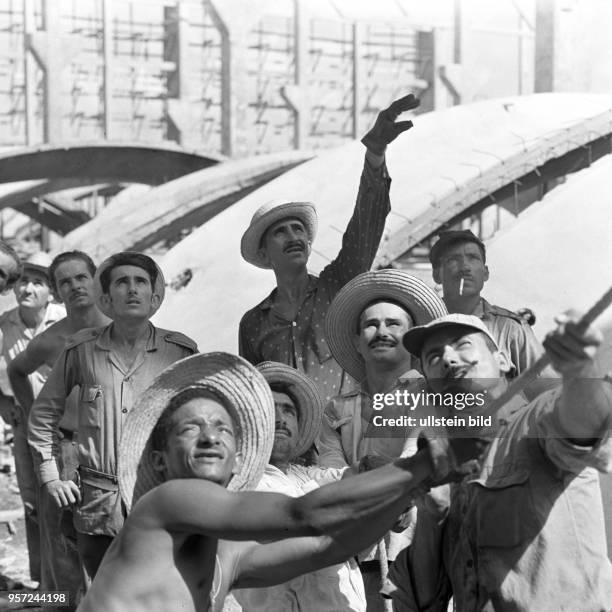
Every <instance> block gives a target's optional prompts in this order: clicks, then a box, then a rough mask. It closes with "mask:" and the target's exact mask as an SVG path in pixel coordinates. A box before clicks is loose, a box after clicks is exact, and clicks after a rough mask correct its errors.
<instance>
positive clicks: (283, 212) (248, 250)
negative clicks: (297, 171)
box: [240, 200, 317, 270]
mask: <svg viewBox="0 0 612 612" xmlns="http://www.w3.org/2000/svg"><path fill="white" fill-rule="evenodd" d="M288 218H296V219H299V220H300V221H301V222H302V223H303V224H304V228H305V229H306V233H307V234H308V240H310V242H312V241H313V240H314V239H315V236H316V235H317V210H316V208H315V205H314V204H313V203H312V202H288V201H287V200H272V201H271V202H267V203H266V204H264V205H263V206H260V207H259V208H258V209H257V210H256V211H255V214H254V215H253V218H252V219H251V223H250V224H249V227H248V228H247V230H246V232H244V234H243V235H242V240H241V241H240V253H241V254H242V257H243V258H244V259H245V260H246V261H248V262H249V263H250V264H253V265H254V266H257V267H258V268H264V269H266V270H267V269H270V265H268V264H266V263H264V262H263V261H262V259H261V257H260V255H259V245H260V244H261V239H262V237H263V235H264V234H265V233H266V230H267V229H268V228H269V227H270V226H271V225H273V224H274V223H276V222H277V221H280V220H281V219H288Z"/></svg>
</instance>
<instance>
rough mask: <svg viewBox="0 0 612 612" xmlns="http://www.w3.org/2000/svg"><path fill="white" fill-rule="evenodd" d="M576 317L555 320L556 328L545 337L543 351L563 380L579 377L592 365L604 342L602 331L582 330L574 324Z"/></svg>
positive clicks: (568, 314)
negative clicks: (544, 349) (599, 347)
mask: <svg viewBox="0 0 612 612" xmlns="http://www.w3.org/2000/svg"><path fill="white" fill-rule="evenodd" d="M579 319H580V315H579V313H577V312H576V311H575V310H568V311H567V312H565V313H563V314H561V315H558V316H557V317H555V321H556V322H557V324H558V327H557V329H556V330H555V331H553V332H551V333H550V334H548V336H546V339H545V340H544V347H545V348H546V352H547V353H548V356H549V357H550V360H551V363H552V365H553V367H554V368H555V370H557V372H559V373H561V374H563V376H566V377H570V378H572V377H578V376H580V375H581V374H582V373H583V371H584V368H585V367H588V366H590V365H592V363H593V357H594V356H595V353H596V352H597V347H598V346H599V345H600V344H601V343H602V341H603V334H602V333H601V331H600V330H599V329H598V328H596V327H594V326H593V325H590V326H589V327H587V328H586V329H581V328H580V327H579V326H578V325H577V322H578V321H579Z"/></svg>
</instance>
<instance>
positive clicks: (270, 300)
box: [259, 274, 319, 310]
mask: <svg viewBox="0 0 612 612" xmlns="http://www.w3.org/2000/svg"><path fill="white" fill-rule="evenodd" d="M318 280H319V279H318V278H317V277H316V276H313V275H312V274H309V275H308V284H307V285H306V297H308V296H310V295H312V293H314V291H315V289H316V288H317V281H318ZM275 296H276V287H275V288H274V289H273V290H272V292H271V293H270V295H269V296H268V297H267V298H266V299H265V300H264V301H263V302H261V304H259V308H260V309H261V310H270V308H272V306H273V305H274V298H275Z"/></svg>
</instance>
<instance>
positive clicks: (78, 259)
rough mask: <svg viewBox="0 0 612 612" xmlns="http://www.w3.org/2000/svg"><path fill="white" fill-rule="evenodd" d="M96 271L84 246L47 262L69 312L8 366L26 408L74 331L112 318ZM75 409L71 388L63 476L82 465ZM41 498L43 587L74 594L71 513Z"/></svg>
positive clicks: (62, 444)
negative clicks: (41, 372)
mask: <svg viewBox="0 0 612 612" xmlns="http://www.w3.org/2000/svg"><path fill="white" fill-rule="evenodd" d="M95 273H96V266H95V264H94V262H93V261H92V260H91V258H90V257H89V255H87V254H86V253H83V252H82V251H67V252H65V253H60V254H59V255H57V256H56V257H55V258H54V259H53V261H52V262H51V265H50V266H49V280H50V283H51V289H52V291H53V294H54V296H55V298H56V299H57V300H58V302H61V303H63V304H64V305H65V307H66V317H65V318H63V319H60V320H59V321H57V322H56V323H54V324H53V325H51V327H49V328H47V329H46V330H45V331H43V332H42V333H41V334H39V335H37V336H36V337H35V338H33V340H32V341H31V342H30V344H29V345H28V346H27V348H26V349H25V351H23V352H21V353H19V355H17V356H16V357H15V359H13V360H12V361H11V363H10V365H9V368H8V375H9V379H10V381H11V387H12V388H13V393H14V394H15V398H16V399H17V402H18V403H19V404H20V405H21V406H23V407H24V409H25V412H26V413H27V414H29V413H30V408H31V407H32V403H33V401H34V391H33V389H32V385H31V383H30V380H29V376H30V375H31V374H32V373H33V372H35V371H36V370H37V369H39V368H41V367H43V366H46V367H47V368H51V367H52V366H53V364H54V363H55V361H56V360H57V358H58V356H59V355H60V353H61V352H62V350H63V349H64V348H65V346H66V343H67V342H68V339H69V338H70V337H71V336H72V335H73V334H75V333H77V332H78V331H80V330H81V329H86V328H90V327H101V326H103V325H107V324H108V323H109V319H108V318H107V317H106V316H104V315H103V314H102V313H101V312H100V311H99V310H98V308H97V307H96V305H95V298H94V284H93V282H94V275H95ZM77 409H78V403H77V397H76V393H73V394H72V395H71V397H70V398H69V399H68V405H67V408H66V410H65V412H64V415H63V417H62V420H61V421H60V423H59V428H58V429H59V431H58V437H59V450H58V452H59V455H58V465H59V470H60V473H61V475H62V478H63V479H66V480H68V479H70V478H72V477H73V475H74V472H75V470H76V468H77V466H78V460H77V456H76V441H75V439H74V437H75V430H76V428H77ZM39 501H40V507H39V528H40V534H41V588H43V589H45V590H53V591H68V592H70V593H71V594H73V595H74V594H76V592H77V591H78V589H79V586H80V582H81V581H80V569H79V560H78V555H77V554H76V551H75V550H74V548H73V546H72V543H70V542H68V540H67V538H66V536H65V535H64V533H63V532H62V522H63V520H64V523H65V522H67V519H68V517H71V516H72V513H71V512H69V509H60V508H58V507H57V505H56V504H55V503H54V502H53V501H52V499H51V498H50V497H49V495H48V493H47V492H46V491H45V490H41V494H40V498H39ZM65 513H67V514H65ZM71 535H72V534H71ZM73 599H74V598H73Z"/></svg>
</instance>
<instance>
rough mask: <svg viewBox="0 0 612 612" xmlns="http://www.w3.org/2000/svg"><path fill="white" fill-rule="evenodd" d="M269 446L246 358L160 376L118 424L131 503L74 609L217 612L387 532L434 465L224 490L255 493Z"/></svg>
mask: <svg viewBox="0 0 612 612" xmlns="http://www.w3.org/2000/svg"><path fill="white" fill-rule="evenodd" d="M151 432H152V433H151ZM273 441H274V400H273V398H272V394H271V392H270V389H269V387H267V384H266V382H265V380H264V378H263V377H262V376H261V374H260V373H259V372H257V371H256V370H255V368H253V367H252V366H251V365H250V364H248V363H247V362H246V361H244V360H243V359H241V358H239V357H236V356H234V355H228V354H226V353H209V354H204V355H195V356H193V357H189V358H187V359H183V360H182V361H180V362H178V363H176V364H173V365H172V366H170V367H169V368H167V369H166V370H165V371H164V372H163V373H162V374H161V375H160V376H158V377H157V379H156V380H155V381H154V382H153V384H152V385H151V386H150V387H149V388H148V389H147V391H145V392H144V394H143V395H142V397H141V399H140V401H139V402H138V404H137V406H136V407H135V408H134V410H132V411H131V412H130V414H129V416H128V418H127V420H126V423H125V426H124V430H123V437H122V440H121V445H120V451H119V473H118V476H119V483H120V490H121V494H122V498H123V501H124V503H125V505H126V507H127V508H128V510H129V508H130V507H131V506H132V502H134V501H135V502H136V503H135V504H134V507H133V509H132V511H131V513H130V514H129V515H128V518H127V520H126V522H125V525H124V528H123V529H122V531H121V532H120V534H119V535H118V536H117V538H116V539H115V541H114V542H113V544H112V545H111V547H110V548H109V549H108V552H107V554H106V556H105V558H104V560H103V561H102V564H101V566H100V569H99V570H98V573H97V575H96V578H95V580H94V582H93V585H92V587H91V589H90V590H89V591H88V593H87V597H86V598H85V599H84V600H83V602H82V603H81V606H80V607H79V610H80V611H81V612H111V611H124V610H130V612H139V611H141V610H142V611H146V612H156V611H159V612H167V611H168V610H183V611H191V612H195V611H196V610H199V611H204V610H206V611H213V612H216V611H219V610H221V609H222V606H223V600H224V598H225V595H226V594H227V592H228V591H229V590H230V589H232V588H244V587H262V586H270V585H273V584H278V583H281V582H285V581H287V580H289V579H291V578H293V577H295V576H298V575H300V574H303V573H305V572H310V571H313V570H315V569H319V568H321V567H324V566H326V565H331V564H334V563H339V562H342V561H344V560H346V559H348V558H349V557H351V556H352V555H354V554H355V553H356V552H357V551H359V550H362V549H363V548H365V547H366V546H367V545H368V544H370V543H372V542H374V541H376V540H378V539H379V538H380V537H381V536H382V535H383V533H385V532H386V531H387V530H388V529H389V528H390V526H391V524H392V523H393V521H394V519H395V518H396V517H397V515H398V514H400V513H401V512H402V511H403V510H404V509H405V507H406V505H407V502H408V500H409V498H410V496H411V492H412V491H413V489H414V488H415V487H416V486H417V485H418V484H419V483H421V482H422V481H423V480H424V479H425V478H426V477H427V476H428V475H429V474H430V473H431V471H432V465H434V464H436V462H435V460H434V461H433V462H432V461H431V460H430V458H429V457H428V456H426V455H425V456H424V455H422V454H419V455H417V456H415V457H413V458H410V459H399V460H397V461H396V462H395V463H393V464H389V465H387V466H385V467H382V468H380V469H378V470H375V471H373V472H370V473H365V474H360V475H358V476H355V477H353V478H349V479H343V480H341V481H339V482H337V483H333V484H329V485H326V486H323V487H321V488H319V489H316V490H315V491H313V492H311V493H308V494H307V495H304V496H303V497H297V498H293V497H287V496H285V495H282V494H277V493H262V492H255V491H244V492H232V491H228V490H227V489H228V488H229V489H231V490H233V491H240V490H241V489H245V488H249V487H251V488H252V487H253V485H254V484H255V483H256V482H257V481H258V480H259V477H260V476H261V473H262V471H263V469H264V466H265V464H266V462H267V460H268V457H269V456H270V451H271V449H272V445H273ZM437 465H438V470H437V471H438V473H445V472H446V471H447V468H448V463H446V464H445V465H440V464H437ZM139 498H140V499H139ZM279 538H290V539H287V540H282V541H274V540H278V539H279ZM253 540H257V542H255V541H253ZM262 541H263V542H265V543H262Z"/></svg>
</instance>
